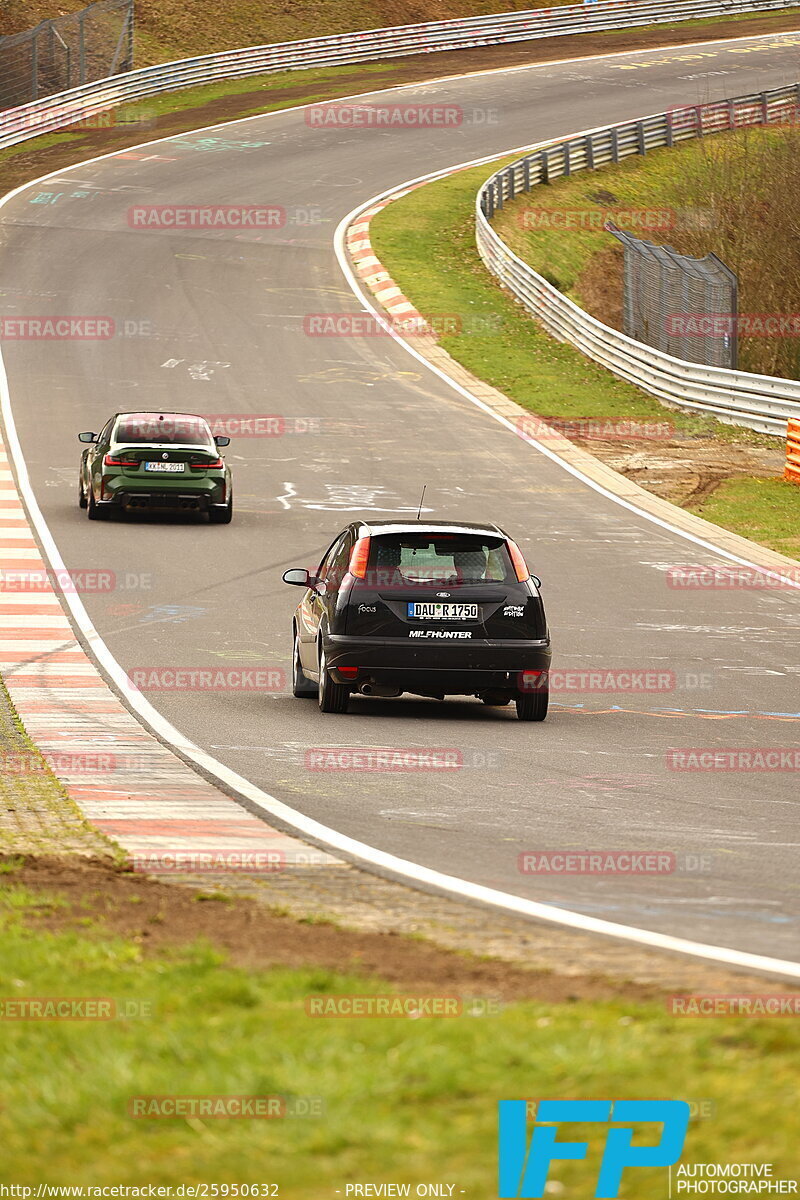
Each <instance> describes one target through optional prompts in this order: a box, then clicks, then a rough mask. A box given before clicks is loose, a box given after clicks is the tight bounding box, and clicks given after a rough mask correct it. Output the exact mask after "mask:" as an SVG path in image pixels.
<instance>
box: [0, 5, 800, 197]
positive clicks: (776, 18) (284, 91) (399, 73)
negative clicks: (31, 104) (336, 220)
mask: <svg viewBox="0 0 800 1200" xmlns="http://www.w3.org/2000/svg"><path fill="white" fill-rule="evenodd" d="M428 19H430V18H428ZM799 27H800V14H798V13H797V12H792V13H788V14H785V13H784V14H780V15H769V16H765V17H763V18H757V19H755V18H754V19H753V20H751V21H747V22H744V23H742V22H740V21H732V20H723V21H717V22H713V23H708V24H704V25H702V26H694V27H686V26H681V27H679V28H670V29H665V28H661V27H654V28H652V29H646V30H635V29H634V30H620V31H619V32H612V33H603V34H598V33H591V34H588V33H587V34H575V35H571V36H569V37H555V38H542V39H541V40H538V41H535V42H520V43H516V44H512V45H502V46H488V47H481V48H476V49H474V50H461V51H448V52H446V53H441V54H418V55H412V56H409V57H408V58H400V59H393V60H388V61H387V62H386V63H385V64H382V65H383V66H384V67H385V68H386V69H385V70H378V71H376V70H374V66H375V64H372V67H373V69H372V70H370V71H365V70H363V68H360V67H354V68H353V70H352V71H347V72H346V73H345V74H341V75H337V77H336V79H335V80H332V81H330V82H329V83H327V84H325V83H319V82H317V83H314V84H312V83H309V82H307V83H304V82H303V81H302V78H301V77H300V81H299V82H298V83H297V85H293V86H291V87H282V88H275V89H272V88H269V89H265V87H263V86H260V87H258V88H254V89H253V91H249V92H242V93H239V94H237V95H232V96H223V97H220V98H219V99H216V100H213V101H210V102H209V103H207V104H199V105H197V106H196V107H193V108H187V109H184V110H182V111H181V112H179V113H169V114H165V115H163V116H160V117H157V118H155V119H154V120H153V122H152V123H151V124H149V125H148V128H147V129H145V130H143V129H141V128H138V129H135V130H131V129H130V128H125V127H122V128H111V129H93V130H82V131H79V132H77V135H76V136H74V137H73V138H72V139H71V140H70V141H69V142H64V143H61V144H56V145H53V146H49V147H43V148H39V149H36V148H34V147H33V146H32V148H31V149H30V150H26V151H22V152H20V153H17V154H14V155H13V156H12V157H11V158H9V159H7V160H6V161H5V162H4V163H3V164H2V175H1V178H2V186H3V188H4V190H11V189H12V188H14V187H18V186H19V185H20V184H22V183H24V182H25V181H26V180H29V179H35V178H37V177H38V176H40V175H44V174H47V173H48V172H50V171H57V170H63V168H64V167H67V166H72V165H74V164H75V163H79V162H82V161H84V159H87V158H91V157H94V156H96V155H99V154H109V153H112V152H113V151H115V150H120V149H122V148H124V147H126V146H130V145H133V144H134V143H138V142H141V141H145V140H148V141H150V140H156V139H158V138H163V137H172V136H174V135H175V134H177V133H185V132H187V131H188V130H192V129H198V128H201V127H203V126H206V125H214V124H217V123H220V122H224V121H233V120H235V119H236V118H237V117H241V116H249V115H251V114H252V113H253V112H258V111H260V110H261V109H263V106H264V104H265V103H267V102H268V103H269V104H270V105H272V104H275V103H280V102H286V103H288V102H291V103H294V104H301V103H303V101H304V100H306V99H314V100H318V99H332V98H334V97H336V96H342V95H351V94H355V93H359V92H366V91H377V90H380V89H381V88H383V87H395V86H397V85H398V84H401V83H416V82H422V81H423V80H426V79H437V78H440V77H441V76H444V75H459V74H466V73H469V72H473V71H488V70H496V69H498V68H502V67H513V66H524V65H528V64H534V63H542V62H552V61H553V60H555V59H568V58H586V57H590V56H591V55H593V54H611V53H615V52H618V51H623V50H636V49H643V50H645V49H648V48H651V47H657V46H658V47H660V46H681V45H685V44H686V43H688V42H696V41H698V40H703V39H708V40H712V39H717V38H726V37H740V36H745V35H746V36H751V35H752V36H757V35H758V34H761V33H780V32H782V31H789V30H795V29H797V28H799ZM216 48H217V49H224V47H223V46H217V47H216Z"/></svg>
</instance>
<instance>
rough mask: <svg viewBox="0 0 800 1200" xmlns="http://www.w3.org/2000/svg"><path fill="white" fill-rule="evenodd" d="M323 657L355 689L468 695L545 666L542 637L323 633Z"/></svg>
mask: <svg viewBox="0 0 800 1200" xmlns="http://www.w3.org/2000/svg"><path fill="white" fill-rule="evenodd" d="M325 657H326V659H327V662H328V668H329V670H330V671H331V673H332V675H333V677H334V679H336V680H337V682H340V683H350V684H352V685H353V687H354V688H356V689H357V688H359V687H360V686H361V685H362V684H363V683H366V682H369V683H375V684H381V685H385V686H388V687H398V688H400V689H401V691H406V692H421V693H423V694H432V695H439V694H443V695H473V694H475V693H479V692H483V691H495V690H502V691H509V692H511V691H516V690H517V689H518V687H519V676H520V673H521V672H523V671H526V672H529V671H547V670H548V669H549V667H550V659H551V650H550V643H549V641H548V640H546V639H541V640H538V641H526V640H522V639H515V640H513V641H512V640H509V641H486V640H481V641H474V642H472V641H467V640H463V641H462V640H453V641H449V640H444V639H442V640H439V639H438V638H437V639H435V640H433V639H431V640H428V639H426V640H424V641H423V640H422V639H420V640H418V641H417V640H412V639H410V638H409V639H400V638H393V639H391V640H385V639H382V638H363V637H345V636H343V635H340V634H329V635H328V636H327V637H326V638H325ZM341 667H350V668H353V667H357V668H358V675H357V676H356V677H355V678H354V677H353V676H352V675H348V676H344V675H341V674H340V673H339V668H341Z"/></svg>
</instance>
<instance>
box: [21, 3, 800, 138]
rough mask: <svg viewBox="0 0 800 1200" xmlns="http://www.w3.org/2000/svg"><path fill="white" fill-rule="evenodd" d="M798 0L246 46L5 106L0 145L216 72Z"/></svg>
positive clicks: (298, 66) (570, 12)
mask: <svg viewBox="0 0 800 1200" xmlns="http://www.w3.org/2000/svg"><path fill="white" fill-rule="evenodd" d="M799 7H800V0H590V2H588V3H584V4H568V5H562V6H558V7H555V8H547V9H530V10H527V11H525V12H514V13H497V14H495V15H493V16H484V17H469V18H467V19H464V20H460V19H459V20H450V21H433V22H430V23H428V24H423V25H402V26H398V27H396V28H393V29H367V30H363V31H359V32H355V33H343V34H337V35H336V36H333V37H319V38H311V39H309V40H307V41H299V42H281V43H278V44H275V45H268V46H248V47H245V48H244V49H240V50H230V51H227V52H223V53H221V54H206V55H203V56H202V57H199V58H186V59H181V60H180V61H177V62H168V63H160V64H158V65H157V66H153V67H144V68H143V69H141V70H137V71H130V72H128V73H126V74H122V75H113V76H109V78H107V79H103V80H100V81H99V82H95V83H90V84H85V85H83V86H82V87H76V88H70V89H69V90H68V91H65V92H59V93H58V94H57V95H53V96H48V97H46V98H45V99H43V100H36V101H33V102H32V103H31V104H24V105H21V106H20V107H19V108H13V109H6V110H5V112H3V113H1V114H0V149H3V148H4V147H7V146H12V145H15V144H16V143H18V142H22V141H25V140H26V139H27V138H32V137H37V136H38V135H39V134H42V133H52V132H54V131H55V130H58V129H62V128H64V126H66V125H70V124H73V123H74V122H76V121H81V120H85V119H86V118H89V117H93V116H96V115H97V114H98V113H102V112H105V111H107V110H108V109H109V108H113V107H114V106H116V105H119V104H125V103H130V102H132V101H137V100H142V99H144V98H146V97H147V96H153V95H157V94H158V93H160V92H169V91H175V90H177V89H179V88H185V87H193V86H197V85H199V84H206V83H211V82H214V81H215V80H220V79H238V78H242V77H244V76H247V75H262V74H267V73H270V72H274V71H299V70H303V69H308V68H310V67H316V68H320V67H329V66H338V65H346V64H348V63H357V62H364V61H371V60H373V59H381V58H397V57H400V56H402V55H407V54H429V53H433V52H435V51H443V50H462V49H468V48H471V47H475V46H493V45H498V44H501V43H505V42H524V41H530V40H533V39H535V38H544V37H559V36H563V35H565V34H569V33H597V32H601V31H603V30H611V29H630V28H634V27H636V26H641V25H657V24H660V23H664V22H669V23H673V22H679V21H690V20H698V19H702V18H708V17H718V16H734V15H736V14H737V13H748V12H769V11H774V10H779V9H792V8H799Z"/></svg>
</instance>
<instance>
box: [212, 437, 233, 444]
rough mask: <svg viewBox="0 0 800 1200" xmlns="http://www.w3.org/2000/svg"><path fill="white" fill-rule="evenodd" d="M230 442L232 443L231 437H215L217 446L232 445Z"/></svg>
mask: <svg viewBox="0 0 800 1200" xmlns="http://www.w3.org/2000/svg"><path fill="white" fill-rule="evenodd" d="M230 444H231V439H230V438H229V437H222V436H220V437H215V438H214V445H215V446H230Z"/></svg>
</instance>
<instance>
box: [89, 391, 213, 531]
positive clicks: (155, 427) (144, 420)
mask: <svg viewBox="0 0 800 1200" xmlns="http://www.w3.org/2000/svg"><path fill="white" fill-rule="evenodd" d="M78 440H79V441H81V442H85V443H87V445H86V449H85V450H84V451H83V454H82V456H81V465H80V478H79V482H78V503H79V505H80V507H81V508H85V509H86V510H87V515H88V517H89V520H90V521H99V520H102V519H103V518H105V517H107V516H108V515H109V514H110V513H111V512H113V511H114V510H115V509H117V510H122V511H124V512H138V511H141V510H142V509H149V510H151V511H161V512H173V513H174V512H183V513H189V512H196V513H208V519H209V521H210V522H211V523H212V524H216V525H228V524H229V523H230V521H231V520H232V518H233V490H232V486H231V473H230V469H229V468H228V466H227V465H226V463H225V461H224V459H223V458H221V457H220V453H219V452H220V449H221V447H223V446H227V445H229V444H230V440H231V439H230V438H229V437H214V435H213V434H212V432H211V428H210V426H209V424H208V421H206V419H205V418H204V417H198V416H192V415H191V414H189V413H158V412H135V413H117V414H116V415H115V416H113V417H112V418H111V420H110V421H108V422H107V423H106V425H105V426H104V427H103V429H102V430H101V432H100V433H79V434H78Z"/></svg>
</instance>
